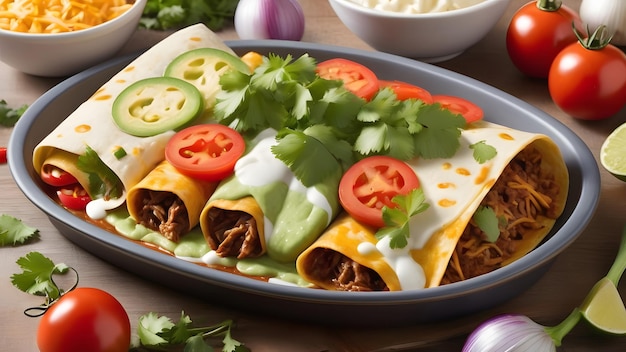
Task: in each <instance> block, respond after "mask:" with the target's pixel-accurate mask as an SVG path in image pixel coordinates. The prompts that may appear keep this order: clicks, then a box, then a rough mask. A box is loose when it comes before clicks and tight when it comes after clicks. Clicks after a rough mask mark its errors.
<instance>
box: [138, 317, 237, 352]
mask: <svg viewBox="0 0 626 352" xmlns="http://www.w3.org/2000/svg"><path fill="white" fill-rule="evenodd" d="M233 325H234V323H233V321H232V320H226V321H223V322H221V323H218V324H215V325H211V326H207V327H199V328H198V327H193V326H192V321H191V319H190V318H189V316H188V315H186V314H185V312H184V311H183V312H181V315H180V318H179V319H178V321H177V322H173V321H172V320H171V319H170V318H168V317H166V316H159V315H158V314H157V313H154V312H150V313H148V314H145V315H143V316H141V317H140V318H139V325H138V327H137V333H138V335H139V341H137V342H135V343H134V346H133V347H132V348H131V351H143V350H146V349H147V350H153V349H154V350H164V349H165V347H174V346H184V349H185V351H213V348H212V347H211V345H209V343H208V339H209V338H215V337H217V338H219V337H221V338H222V340H221V342H222V345H223V347H222V351H223V352H246V351H249V349H248V348H247V347H246V346H244V345H243V344H242V343H241V342H239V341H237V340H236V339H234V338H233V337H232V335H231V329H232V327H233Z"/></svg>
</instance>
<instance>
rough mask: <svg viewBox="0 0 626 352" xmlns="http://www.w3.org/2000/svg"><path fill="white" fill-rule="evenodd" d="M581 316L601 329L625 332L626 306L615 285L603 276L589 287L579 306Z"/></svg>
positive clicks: (618, 332)
mask: <svg viewBox="0 0 626 352" xmlns="http://www.w3.org/2000/svg"><path fill="white" fill-rule="evenodd" d="M580 311H581V313H582V315H583V317H584V318H585V319H586V320H587V321H588V322H589V323H590V324H591V325H593V326H594V327H596V328H598V329H599V330H601V331H604V332H607V333H610V334H615V335H624V334H626V307H624V302H623V301H622V297H621V296H620V294H619V291H618V290H617V288H616V287H615V284H614V283H613V282H612V281H611V280H609V279H608V278H604V279H602V280H600V281H598V283H597V284H596V285H595V286H594V287H593V289H591V291H590V292H589V295H587V298H586V299H585V301H584V302H583V304H582V305H581V306H580Z"/></svg>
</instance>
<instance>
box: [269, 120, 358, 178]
mask: <svg viewBox="0 0 626 352" xmlns="http://www.w3.org/2000/svg"><path fill="white" fill-rule="evenodd" d="M278 137H279V139H278V143H277V144H276V145H274V146H272V153H274V155H275V156H276V158H277V159H279V160H281V161H282V162H284V163H285V164H286V165H287V166H288V167H289V168H290V169H291V170H292V171H293V173H294V175H295V176H296V177H297V178H298V179H299V180H300V181H301V182H302V183H303V184H304V185H305V186H307V187H308V186H313V185H315V184H318V183H321V182H324V181H325V180H329V179H331V177H332V180H334V181H333V182H338V179H339V178H340V177H341V174H342V171H343V169H344V166H345V165H350V164H352V159H351V158H352V153H351V146H350V145H349V144H348V143H346V142H345V141H342V140H339V139H337V138H336V137H335V136H334V135H333V134H332V132H331V130H330V129H329V128H328V127H326V126H323V125H315V126H312V127H309V128H307V129H306V130H304V131H295V130H283V131H281V133H280V134H279V135H278Z"/></svg>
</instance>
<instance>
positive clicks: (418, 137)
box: [415, 104, 466, 159]
mask: <svg viewBox="0 0 626 352" xmlns="http://www.w3.org/2000/svg"><path fill="white" fill-rule="evenodd" d="M417 122H418V123H420V124H421V125H422V126H424V128H423V129H422V130H421V131H420V132H419V133H417V134H415V152H416V154H418V156H421V157H423V158H425V159H434V158H449V157H452V156H453V155H454V154H455V153H456V151H457V150H458V149H459V146H460V142H459V137H460V136H461V128H463V127H464V126H465V125H466V122H465V119H464V118H463V117H462V116H461V115H457V114H453V113H451V112H450V111H448V110H446V109H441V108H440V107H439V106H438V105H437V104H433V105H424V106H423V108H422V109H420V112H419V114H418V116H417Z"/></svg>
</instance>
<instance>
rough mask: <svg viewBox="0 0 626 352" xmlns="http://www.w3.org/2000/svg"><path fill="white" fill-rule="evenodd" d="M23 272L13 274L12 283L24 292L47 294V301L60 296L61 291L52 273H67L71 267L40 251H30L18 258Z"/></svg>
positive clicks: (37, 294) (39, 294) (38, 294)
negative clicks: (58, 262) (56, 262)
mask: <svg viewBox="0 0 626 352" xmlns="http://www.w3.org/2000/svg"><path fill="white" fill-rule="evenodd" d="M17 264H18V265H19V266H20V268H22V270H23V271H22V272H21V273H18V274H13V275H12V276H11V283H12V284H13V286H15V287H17V288H18V289H20V290H21V291H23V292H26V293H29V294H31V295H36V296H45V297H46V300H47V303H49V302H52V301H54V300H56V299H57V298H59V296H60V295H61V293H62V292H61V291H60V290H59V288H58V287H57V285H56V284H55V283H54V281H53V280H52V275H55V274H65V273H67V272H68V270H69V269H70V268H69V267H68V266H67V265H65V264H63V263H61V264H54V262H53V261H52V260H50V259H49V258H48V257H46V256H44V255H43V254H41V253H39V252H30V253H28V254H26V256H24V257H21V258H19V259H18V260H17Z"/></svg>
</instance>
